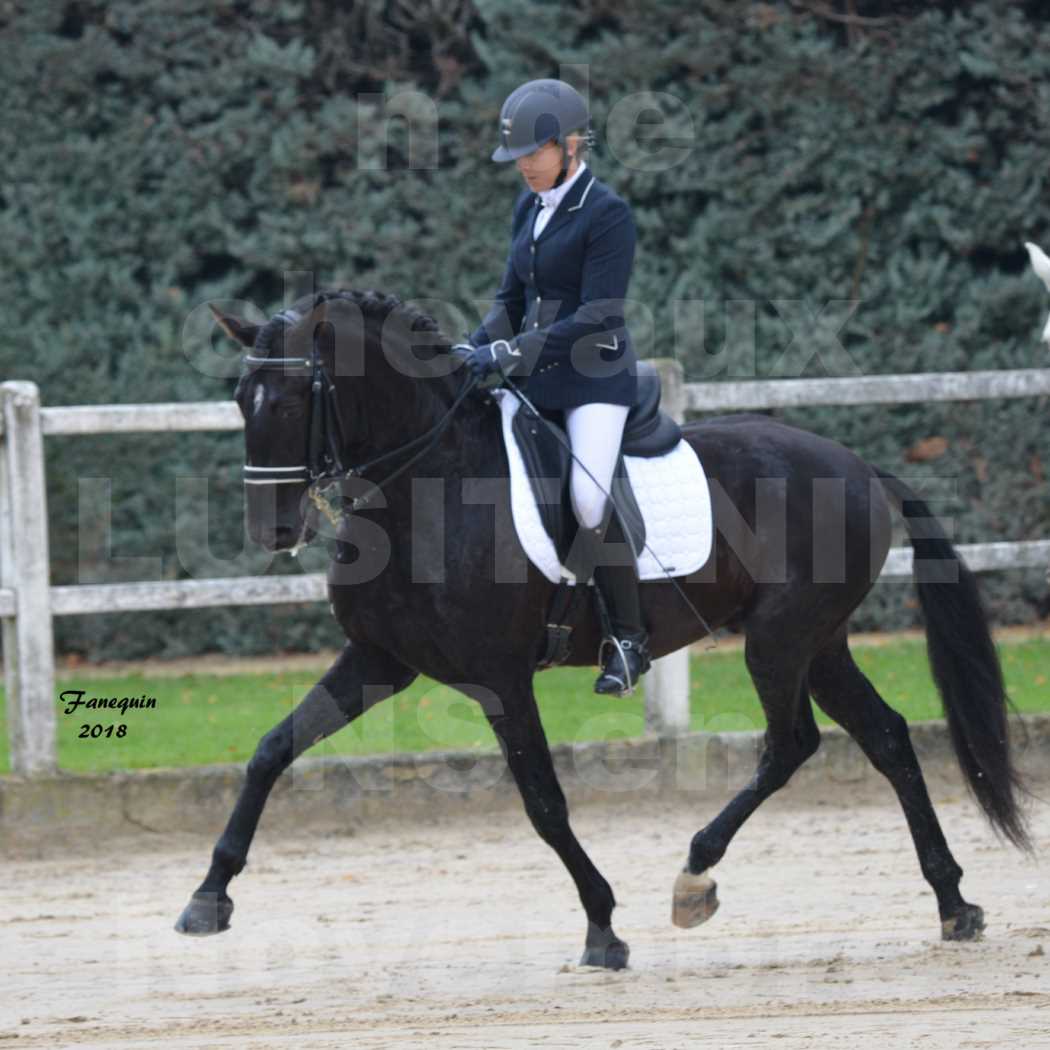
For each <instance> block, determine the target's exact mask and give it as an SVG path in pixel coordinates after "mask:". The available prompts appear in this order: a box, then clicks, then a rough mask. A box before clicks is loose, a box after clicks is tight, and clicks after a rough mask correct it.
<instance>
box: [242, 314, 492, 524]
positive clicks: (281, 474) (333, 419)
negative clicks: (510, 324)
mask: <svg viewBox="0 0 1050 1050" xmlns="http://www.w3.org/2000/svg"><path fill="white" fill-rule="evenodd" d="M323 301H324V299H323V298H321V297H320V296H319V297H318V301H316V302H315V304H314V305H315V307H316V306H318V305H320V303H321V302H323ZM277 316H278V317H281V318H283V319H284V320H285V321H286V322H287V323H288V324H295V323H297V322H298V321H301V320H302V315H301V314H300V313H299V312H298V311H296V310H284V311H283V312H282V313H280V314H278V315H277ZM319 327H320V326H318V328H319ZM243 360H244V363H245V364H246V365H248V366H249V367H251V368H259V369H281V370H282V371H283V372H284V374H285V375H309V376H310V408H309V416H308V418H307V424H306V425H307V444H306V462H305V463H303V464H299V465H297V466H294V467H252V466H247V465H246V466H245V467H244V483H245V485H293V484H300V485H301V484H306V485H307V487H308V488H313V487H314V486H315V485H317V486H320V487H322V488H325V487H327V486H328V485H331V484H334V483H335V482H338V481H345V480H347V479H349V478H353V477H363V476H364V473H365V471H367V470H370V469H371V468H372V467H374V466H376V465H377V464H379V463H383V462H385V461H386V460H388V459H391V458H393V457H395V456H400V455H402V454H404V453H406V452H410V451H412V450H413V449H417V448H418V449H419V451H418V452H417V453H416V454H415V455H414V456H412V457H411V458H410V459H408V460H407V461H406V462H404V463H402V464H401V466H400V467H398V468H397V469H396V470H394V471H393V472H392V473H390V474H388V475H387V476H386V477H385V478H383V480H382V481H377V482H374V483H373V484H372V487H371V488H370V489H369V490H368V491H367V492H366V493H365V494H364V495H363V496H357V497H355V498H354V499H352V500H351V501H350V510H352V511H354V510H360V509H361V508H362V507H364V506H366V505H367V504H368V503H369V502H370V501H371V500H372V498H373V497H374V496H375V495H376V494H377V493H378V492H379V491H380V490H381V489H383V488H384V487H385V486H386V485H388V484H389V483H390V482H391V481H393V480H394V478H396V477H398V476H400V475H401V474H403V473H404V472H405V471H406V470H408V469H409V467H411V466H412V465H413V464H415V463H416V462H418V461H419V460H420V459H422V458H423V457H424V456H425V455H426V454H427V453H428V452H430V450H431V449H432V448H433V447H434V446H435V445H436V444H437V442H438V440H439V439H440V437H441V435H442V434H443V433H444V432H445V429H446V428H447V427H448V425H449V423H450V422H451V420H452V416H453V415H454V414H455V412H456V409H457V408H459V406H460V405H461V404H462V403H463V401H464V400H465V399H466V397H467V395H468V394H469V393H470V392H471V390H473V389H474V387H475V386H476V385H477V382H478V381H477V379H475V378H474V377H473V376H471V375H469V374H468V376H467V378H466V379H465V380H464V383H463V386H462V387H461V388H460V390H459V391H458V392H457V394H456V397H455V399H454V400H453V402H452V404H451V405H450V406H449V409H448V411H447V412H446V413H445V414H444V415H443V416H442V417H441V419H439V420H438V421H437V423H435V424H434V426H432V427H431V428H430V429H429V430H427V431H426V432H425V433H423V434H420V435H419V436H418V437H416V438H413V439H412V440H411V441H406V442H405V444H403V445H399V446H398V447H397V448H395V449H391V450H390V451H388V452H383V453H380V454H379V455H378V456H374V457H373V458H372V459H369V460H367V461H365V462H364V463H358V464H355V465H353V466H350V467H347V466H346V465H345V464H344V461H343V456H344V454H345V450H346V428H345V426H344V425H343V419H342V413H341V412H340V409H339V395H338V392H337V390H336V387H335V383H333V382H332V378H331V376H329V375H328V372H327V371H326V370H325V367H324V365H323V364H322V363H321V351H320V347H319V345H318V332H316V331H315V332H314V339H313V349H312V352H311V354H310V356H309V357H256V356H254V355H253V354H245V355H244V358H243ZM420 446H423V447H422V448H420Z"/></svg>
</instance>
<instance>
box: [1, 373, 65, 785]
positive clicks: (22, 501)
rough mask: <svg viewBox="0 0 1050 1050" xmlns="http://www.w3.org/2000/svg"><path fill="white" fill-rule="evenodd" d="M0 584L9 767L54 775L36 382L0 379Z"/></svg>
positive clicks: (51, 655) (50, 639)
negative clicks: (7, 597) (5, 595)
mask: <svg viewBox="0 0 1050 1050" xmlns="http://www.w3.org/2000/svg"><path fill="white" fill-rule="evenodd" d="M0 403H2V410H3V422H4V430H3V450H2V452H3V454H2V456H0V586H3V587H5V588H10V589H11V590H13V591H14V592H15V615H14V617H13V618H5V619H4V621H3V639H4V679H5V683H4V684H5V686H6V690H7V725H8V737H9V739H10V744H11V768H12V770H13V771H14V772H15V773H20V774H23V775H27V776H33V775H37V774H42V773H53V772H54V771H55V769H56V765H57V764H56V759H55V677H54V676H55V672H54V639H53V635H52V626H51V593H50V584H51V579H50V562H49V558H48V539H47V495H46V489H45V482H44V439H43V434H42V432H41V429H40V391H39V390H38V389H37V386H36V384H35V383H27V382H9V383H3V384H0Z"/></svg>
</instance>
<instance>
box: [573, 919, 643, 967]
mask: <svg viewBox="0 0 1050 1050" xmlns="http://www.w3.org/2000/svg"><path fill="white" fill-rule="evenodd" d="M630 954H631V950H630V948H628V947H627V942H626V941H621V940H620V938H619V937H617V936H616V934H615V933H613V931H612V927H611V926H610V927H609V929H607V930H602V929H599V928H598V927H597V926H595V925H593V924H591V925H590V927H589V929H588V931H587V943H586V944H585V945H584V948H583V956H582V958H581V959H580V965H581V966H602V967H604V968H605V969H606V970H624V969H626V968H627V959H628V957H629V956H630Z"/></svg>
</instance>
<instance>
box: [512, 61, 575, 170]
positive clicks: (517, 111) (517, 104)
mask: <svg viewBox="0 0 1050 1050" xmlns="http://www.w3.org/2000/svg"><path fill="white" fill-rule="evenodd" d="M590 120H591V118H590V114H589V113H588V111H587V103H586V102H585V101H584V100H583V96H582V95H581V94H580V93H579V92H578V91H577V90H576V89H575V88H574V87H573V86H572V85H571V84H566V83H565V81H564V80H530V81H529V82H528V83H527V84H522V85H521V87H518V88H515V89H514V90H513V91H512V92H511V93H510V94H509V95H508V96H507V100H506V101H505V102H504V103H503V108H502V109H501V110H500V114H499V129H500V130H499V138H500V144H499V146H497V147H496V149H495V150H494V151H493V153H492V159H493V160H495V161H499V162H501V163H502V162H505V161H508V160H517V159H518V157H524V156H525V155H526V154H528V153H532V152H534V151H535V150H537V149H539V147H540V146H542V145H543V144H544V143H545V142H549V141H550V140H551V139H554V140H555V141H556V142H558V143H564V142H565V136H566V135H568V134H569V133H570V132H573V131H579V132H581V133H582V134H583V135H584V138H585V141H586V143H587V144H588V145H590V144H591V143H592V142H593V132H592V131H591V127H590Z"/></svg>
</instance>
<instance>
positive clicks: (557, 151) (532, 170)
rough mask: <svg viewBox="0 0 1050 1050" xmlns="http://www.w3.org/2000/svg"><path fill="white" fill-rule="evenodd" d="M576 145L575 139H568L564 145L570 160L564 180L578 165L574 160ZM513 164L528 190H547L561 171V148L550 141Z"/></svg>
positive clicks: (535, 191)
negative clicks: (526, 184) (515, 165)
mask: <svg viewBox="0 0 1050 1050" xmlns="http://www.w3.org/2000/svg"><path fill="white" fill-rule="evenodd" d="M576 143H577V140H576V139H574V138H569V139H568V140H567V141H566V144H565V146H566V149H567V150H568V151H569V157H570V158H571V159H570V161H569V170H568V171H567V173H566V175H565V177H566V178H570V177H571V176H572V175H573V173H574V172H575V171H576V165H577V163H578V162H577V159H576ZM515 164H517V166H518V171H520V172H521V175H522V178H523V179H524V180H525V181H526V183H528V186H529V189H530V190H532V191H533V193H539V192H540V191H541V190H549V189H550V188H551V187H552V186H553V185H554V180H555V179H556V178H557V177H558V172H559V171H560V170H561V146H559V145H558V143H557V142H555V141H554V140H553V139H551V141H550V142H545V143H544V144H543V145H542V146H540V148H539V149H537V150H533V152H532V153H529V154H528V155H527V156H524V157H519V158H518V159H517V160H516V161H515Z"/></svg>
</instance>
